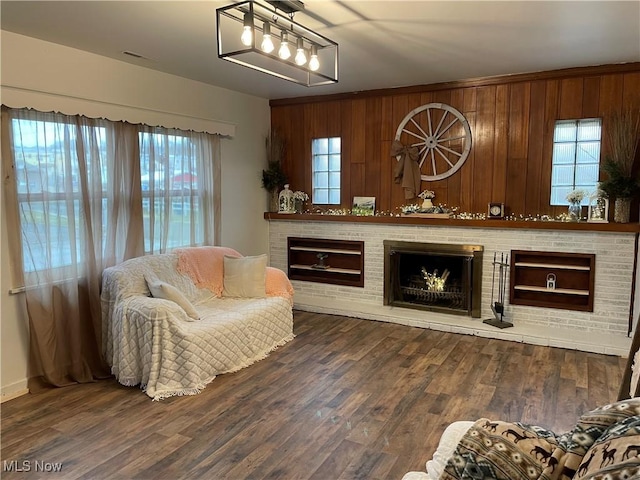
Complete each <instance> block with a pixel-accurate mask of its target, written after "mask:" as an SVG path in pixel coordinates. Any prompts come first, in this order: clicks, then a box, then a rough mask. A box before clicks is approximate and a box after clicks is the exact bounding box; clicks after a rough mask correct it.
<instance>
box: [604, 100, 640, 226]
mask: <svg viewBox="0 0 640 480" xmlns="http://www.w3.org/2000/svg"><path fill="white" fill-rule="evenodd" d="M605 132H606V134H607V135H606V137H607V140H608V141H609V155H608V156H607V157H606V158H605V160H604V162H602V164H601V165H600V169H601V170H602V171H603V172H604V173H605V174H606V178H605V179H604V180H603V181H602V182H600V189H601V190H602V191H603V192H605V193H606V195H607V196H608V197H609V198H610V199H611V198H614V199H615V203H614V215H613V220H614V221H615V222H618V223H628V222H629V217H630V206H631V199H632V198H633V197H634V196H635V195H637V193H638V191H639V190H640V185H639V184H638V179H637V177H636V176H635V175H634V168H633V167H634V161H635V158H636V153H637V150H638V141H639V140H640V108H637V107H636V108H632V107H626V108H623V109H622V110H620V111H616V112H613V113H612V114H611V115H610V117H609V118H608V125H607V128H606V129H605Z"/></svg>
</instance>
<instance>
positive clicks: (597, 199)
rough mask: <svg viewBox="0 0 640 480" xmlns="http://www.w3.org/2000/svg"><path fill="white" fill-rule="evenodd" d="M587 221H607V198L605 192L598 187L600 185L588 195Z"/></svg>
mask: <svg viewBox="0 0 640 480" xmlns="http://www.w3.org/2000/svg"><path fill="white" fill-rule="evenodd" d="M587 222H590V223H608V222H609V199H608V198H606V196H605V193H604V192H603V191H602V190H601V189H600V186H598V188H597V189H596V191H595V192H594V193H593V194H592V195H591V196H590V197H589V209H588V213H587Z"/></svg>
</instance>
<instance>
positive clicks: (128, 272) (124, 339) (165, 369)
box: [102, 254, 293, 400]
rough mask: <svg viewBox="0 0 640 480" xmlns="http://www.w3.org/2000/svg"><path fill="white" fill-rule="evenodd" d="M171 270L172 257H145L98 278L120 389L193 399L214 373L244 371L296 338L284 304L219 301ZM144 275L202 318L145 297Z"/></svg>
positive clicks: (107, 350) (107, 345)
mask: <svg viewBox="0 0 640 480" xmlns="http://www.w3.org/2000/svg"><path fill="white" fill-rule="evenodd" d="M176 264H177V256H176V255H173V254H164V255H150V256H146V257H140V258H135V259H132V260H129V261H127V262H124V263H122V264H120V265H117V266H115V267H111V268H108V269H106V270H105V271H104V273H103V290H102V319H103V322H102V323H103V351H104V354H105V358H106V360H107V362H108V363H109V365H111V369H112V373H113V374H114V375H115V376H116V378H117V379H118V381H119V382H120V383H122V384H123V385H129V386H132V385H140V386H141V388H143V389H144V391H145V392H146V393H147V395H149V396H150V397H151V398H153V399H154V400H160V399H163V398H166V397H170V396H173V395H195V394H197V393H199V392H200V391H201V390H202V389H203V388H204V387H205V386H206V385H207V384H208V383H209V382H211V381H212V380H213V379H214V378H215V377H216V375H218V374H222V373H229V372H234V371H237V370H240V369H241V368H244V367H246V366H249V365H251V364H252V363H254V362H256V361H258V360H260V359H263V358H264V357H266V356H267V355H268V354H269V352H271V351H272V350H274V349H275V348H277V347H278V346H281V345H284V344H285V343H287V342H288V341H290V340H292V339H293V314H292V309H291V304H290V303H289V301H288V300H287V299H285V298H282V297H267V298H251V299H236V298H216V297H215V296H214V295H213V294H212V293H211V292H209V291H208V290H202V289H198V288H196V287H195V285H193V282H191V280H190V279H189V278H188V277H186V276H183V275H181V274H179V273H178V272H177V271H176V269H175V267H176ZM145 273H147V274H152V275H154V276H156V277H157V278H159V279H160V280H163V281H166V282H168V283H170V284H172V285H174V286H176V287H177V288H179V289H180V290H181V291H182V292H183V293H184V294H185V295H186V296H187V298H189V300H191V302H192V303H193V304H194V306H195V307H196V310H198V312H199V313H200V315H201V319H200V320H197V321H193V320H191V319H190V318H189V317H188V316H187V315H186V313H185V312H184V310H182V309H181V308H180V307H179V306H178V305H177V304H175V303H174V302H171V301H169V300H163V299H157V298H151V297H149V291H148V289H147V286H146V282H145V280H144V275H145Z"/></svg>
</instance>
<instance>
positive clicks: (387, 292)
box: [384, 240, 484, 318]
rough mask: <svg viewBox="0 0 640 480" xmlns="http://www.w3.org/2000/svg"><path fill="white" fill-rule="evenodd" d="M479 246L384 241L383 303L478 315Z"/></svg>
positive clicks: (479, 290) (479, 292) (481, 251)
mask: <svg viewBox="0 0 640 480" xmlns="http://www.w3.org/2000/svg"><path fill="white" fill-rule="evenodd" d="M483 250H484V248H483V247H482V246H480V245H457V244H444V243H419V242H399V241H392V240H385V241H384V304H385V305H392V306H397V307H406V308H415V309H419V310H430V311H435V312H441V313H451V314H456V315H467V316H471V317H476V318H478V317H480V310H481V305H480V303H481V284H482V254H483Z"/></svg>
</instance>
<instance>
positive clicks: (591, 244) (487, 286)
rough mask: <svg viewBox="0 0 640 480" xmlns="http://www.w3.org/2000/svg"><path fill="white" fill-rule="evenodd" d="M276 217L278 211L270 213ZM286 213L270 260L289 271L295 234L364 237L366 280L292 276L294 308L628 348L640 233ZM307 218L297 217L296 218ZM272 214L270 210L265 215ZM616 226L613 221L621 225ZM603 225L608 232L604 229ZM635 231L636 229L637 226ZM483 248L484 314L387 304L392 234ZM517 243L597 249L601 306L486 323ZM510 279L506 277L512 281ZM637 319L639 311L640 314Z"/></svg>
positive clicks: (511, 308)
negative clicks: (496, 269) (497, 261)
mask: <svg viewBox="0 0 640 480" xmlns="http://www.w3.org/2000/svg"><path fill="white" fill-rule="evenodd" d="M271 215H273V214H271ZM295 217H296V218H294V217H293V216H291V215H289V216H286V215H281V216H276V218H273V219H270V220H269V221H270V226H269V262H270V264H271V266H274V267H277V268H280V269H282V270H283V271H285V272H286V271H287V239H288V238H289V237H307V238H324V239H327V238H328V239H336V240H350V241H362V242H364V254H363V256H364V286H363V287H351V286H341V285H331V284H326V283H316V282H305V281H299V280H294V281H293V282H292V283H293V286H294V288H295V291H296V293H295V298H294V301H295V308H298V309H300V310H306V311H313V312H322V313H331V314H337V315H344V316H353V317H359V318H366V319H371V320H378V321H385V322H393V323H400V324H404V325H410V326H415V327H422V328H429V329H435V330H445V331H450V332H456V333H465V334H469V335H478V336H485V337H491V338H499V339H506V340H513V341H519V342H525V343H533V344H537V345H551V346H556V347H563V348H568V349H574V350H575V349H578V350H583V351H591V352H598V353H608V354H617V355H626V354H627V353H628V350H629V346H630V342H631V340H630V338H629V337H628V336H627V329H628V324H629V309H630V304H631V300H632V295H631V292H632V288H633V282H632V280H633V277H634V260H635V237H636V232H635V231H633V230H632V229H631V227H629V231H624V230H623V229H624V228H625V227H624V225H623V226H619V227H617V228H620V231H607V230H604V229H605V228H607V226H606V225H605V226H600V225H596V226H593V225H591V226H588V225H575V226H563V225H560V226H559V227H557V228H555V225H541V226H539V227H536V226H535V225H532V226H531V228H529V227H528V223H527V225H526V226H525V225H524V224H525V223H526V222H518V223H521V224H523V225H521V226H519V227H518V226H516V227H514V226H511V225H512V223H516V222H509V221H506V220H505V221H499V220H496V221H463V220H450V221H433V222H429V221H427V222H424V223H422V222H415V224H412V223H411V221H409V222H406V221H405V220H404V219H402V218H398V219H394V218H391V219H389V220H388V221H387V220H384V219H379V218H376V217H370V218H368V219H356V221H349V219H348V218H346V219H344V220H342V219H340V218H339V217H338V218H328V219H327V218H325V217H327V216H322V215H300V216H297V215H296V216H295ZM298 217H299V218H298ZM267 218H268V217H267ZM613 227H615V225H611V226H610V227H609V228H613ZM598 228H600V229H601V231H598V230H597V229H598ZM635 228H636V229H637V226H636V227H635ZM385 240H390V241H397V242H416V243H435V244H452V245H482V246H483V248H484V250H483V257H482V261H481V263H482V274H481V279H480V283H481V288H480V291H481V299H480V317H479V318H478V317H472V316H467V315H457V314H455V315H454V314H451V313H444V312H442V311H433V310H423V309H413V308H404V307H399V306H395V305H385V304H384V295H385V294H384V256H385V255H384V241H385ZM511 250H536V251H555V252H575V253H589V254H595V256H596V278H595V287H594V307H593V312H576V311H572V310H563V309H555V308H543V307H534V306H527V305H512V304H511V303H510V302H509V299H508V298H507V299H506V302H505V317H506V319H507V320H508V321H510V322H513V323H514V328H509V329H505V330H500V329H497V328H495V327H492V326H490V325H486V324H483V322H482V320H483V319H488V318H493V312H492V311H491V285H492V260H493V258H494V254H497V255H498V256H499V255H500V253H502V252H504V253H508V252H511ZM508 281H509V279H508V278H507V282H508ZM634 318H637V317H635V316H634Z"/></svg>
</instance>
